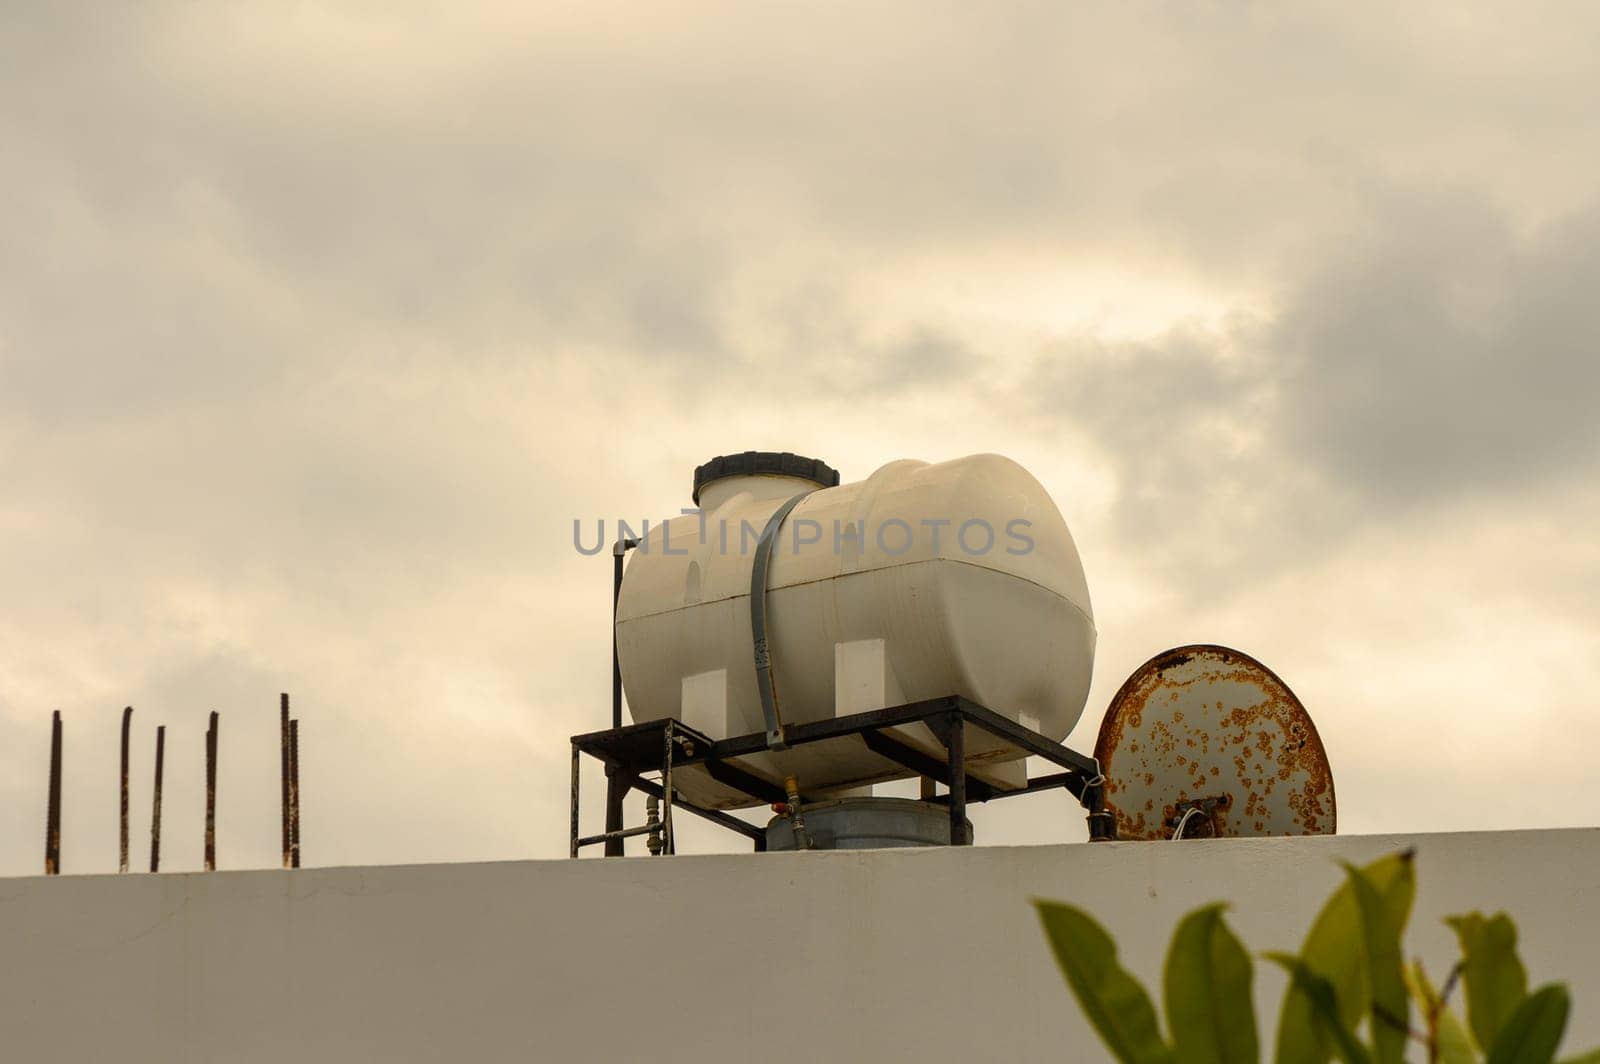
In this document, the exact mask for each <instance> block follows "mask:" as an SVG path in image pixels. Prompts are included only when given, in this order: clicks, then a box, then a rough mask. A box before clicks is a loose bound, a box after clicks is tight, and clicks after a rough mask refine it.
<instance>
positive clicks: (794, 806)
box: [783, 776, 816, 850]
mask: <svg viewBox="0 0 1600 1064" xmlns="http://www.w3.org/2000/svg"><path fill="white" fill-rule="evenodd" d="M783 790H784V793H786V794H787V795H788V796H789V800H788V801H787V802H785V803H784V812H786V813H788V814H789V830H791V831H792V832H794V848H795V849H796V850H811V849H815V848H816V844H815V843H814V842H812V841H811V836H810V835H808V834H806V815H805V804H804V803H803V802H801V801H800V781H799V780H797V779H795V778H794V777H793V776H785V777H784V779H783Z"/></svg>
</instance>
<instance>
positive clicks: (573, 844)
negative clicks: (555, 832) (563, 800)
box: [567, 743, 583, 857]
mask: <svg viewBox="0 0 1600 1064" xmlns="http://www.w3.org/2000/svg"><path fill="white" fill-rule="evenodd" d="M582 758H583V752H582V751H581V750H579V749H578V744H577V743H573V744H572V804H571V806H570V808H569V809H568V810H567V815H568V817H569V819H570V821H571V839H570V842H569V854H568V855H569V856H571V857H577V856H578V769H579V762H580V761H581V760H582Z"/></svg>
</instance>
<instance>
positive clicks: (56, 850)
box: [44, 709, 61, 876]
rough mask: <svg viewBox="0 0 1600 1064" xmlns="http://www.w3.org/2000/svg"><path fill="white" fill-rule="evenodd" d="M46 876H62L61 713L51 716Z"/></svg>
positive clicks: (45, 828) (46, 806)
mask: <svg viewBox="0 0 1600 1064" xmlns="http://www.w3.org/2000/svg"><path fill="white" fill-rule="evenodd" d="M44 874H45V875H47V876H56V875H60V874H61V711H60V710H59V709H58V710H55V711H54V712H52V713H51V714H50V791H49V794H48V795H47V797H46V799H45V812H44Z"/></svg>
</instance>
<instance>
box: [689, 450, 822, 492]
mask: <svg viewBox="0 0 1600 1064" xmlns="http://www.w3.org/2000/svg"><path fill="white" fill-rule="evenodd" d="M752 476H769V477H799V478H800V479H801V480H809V481H811V482H812V483H813V484H815V485H817V487H819V488H831V487H833V486H834V485H836V484H838V483H839V471H838V470H837V469H835V468H833V467H832V466H830V465H829V464H828V463H827V462H824V461H822V460H821V459H819V458H807V457H805V456H804V455H799V454H791V453H790V452H788V451H744V452H743V453H741V454H722V455H718V456H717V457H715V458H713V459H711V460H710V461H709V462H707V463H706V464H705V465H702V466H696V467H695V470H694V501H695V503H696V504H698V503H699V502H700V489H701V488H704V487H705V486H706V485H707V484H710V483H711V482H713V481H717V480H721V479H723V478H724V477H752Z"/></svg>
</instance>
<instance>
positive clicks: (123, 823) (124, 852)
mask: <svg viewBox="0 0 1600 1064" xmlns="http://www.w3.org/2000/svg"><path fill="white" fill-rule="evenodd" d="M132 727H133V707H132V706H124V707H123V709H122V806H121V818H120V820H119V827H118V831H117V871H118V872H126V871H127V870H128V739H129V733H130V731H131V730H132Z"/></svg>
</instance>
